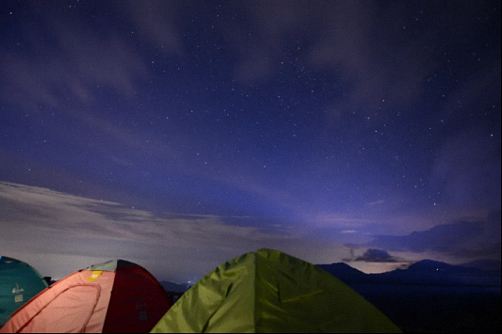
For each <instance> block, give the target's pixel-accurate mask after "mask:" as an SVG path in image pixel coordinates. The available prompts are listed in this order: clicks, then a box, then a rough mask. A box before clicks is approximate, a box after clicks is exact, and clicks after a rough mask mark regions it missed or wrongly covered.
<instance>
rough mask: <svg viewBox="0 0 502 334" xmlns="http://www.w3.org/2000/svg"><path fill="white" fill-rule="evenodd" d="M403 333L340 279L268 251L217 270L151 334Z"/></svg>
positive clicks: (193, 288)
mask: <svg viewBox="0 0 502 334" xmlns="http://www.w3.org/2000/svg"><path fill="white" fill-rule="evenodd" d="M399 331H400V330H399V328H398V327H397V326H396V325H394V324H393V323H392V321H390V320H389V319H388V318H387V317H386V316H385V315H384V314H383V313H382V312H381V311H379V310H378V309H377V308H376V307H375V306H373V305H372V304H370V303H369V302H368V301H366V300H365V299H364V298H363V297H361V296H360V295H359V294H358V293H356V292H355V291H354V290H352V289H351V288H349V287H348V286H347V285H346V284H344V283H343V282H341V281H340V280H338V279H336V278H335V277H333V276H332V275H330V274H328V273H327V272H325V271H323V270H321V269H318V268H316V267H315V266H314V265H312V264H310V263H307V262H305V261H302V260H300V259H297V258H294V257H292V256H289V255H287V254H284V253H281V252H279V251H276V250H270V249H261V250H258V251H256V252H251V253H247V254H244V255H242V256H240V257H237V258H235V259H233V260H230V261H229V262H226V263H224V264H222V265H220V266H219V267H217V268H216V269H215V270H214V271H213V272H212V273H210V274H209V275H207V276H205V277H204V278H203V279H202V280H200V281H199V282H198V283H197V284H196V285H194V286H193V287H192V288H191V289H190V290H188V291H187V292H186V293H185V294H184V295H183V296H182V297H181V298H180V299H179V300H178V301H177V302H176V304H174V306H173V307H172V308H171V309H170V310H169V311H168V312H167V313H166V314H165V315H164V317H163V318H162V319H161V320H160V321H159V322H158V323H157V325H156V326H155V327H154V328H153V329H152V333H160V332H207V333H210V332H227V333H228V332H249V333H261V332H399Z"/></svg>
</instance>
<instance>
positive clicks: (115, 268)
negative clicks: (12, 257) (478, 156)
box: [0, 260, 171, 333]
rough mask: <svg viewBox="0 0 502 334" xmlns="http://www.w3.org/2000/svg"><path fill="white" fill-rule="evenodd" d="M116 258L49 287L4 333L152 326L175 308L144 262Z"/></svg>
mask: <svg viewBox="0 0 502 334" xmlns="http://www.w3.org/2000/svg"><path fill="white" fill-rule="evenodd" d="M112 263H113V261H112V262H109V263H105V264H102V265H96V266H91V267H89V268H87V269H83V270H80V271H78V272H75V273H73V274H70V275H69V276H67V277H65V278H63V279H62V280H60V281H58V282H57V283H55V284H53V285H51V286H50V287H49V288H47V289H45V290H43V291H42V292H41V293H40V294H39V295H38V296H36V297H35V298H33V299H32V300H31V301H30V302H29V303H27V304H26V305H25V306H24V307H23V308H21V309H19V310H18V311H17V312H16V313H15V314H13V315H12V317H11V319H10V320H9V321H8V322H7V323H6V324H5V325H4V327H2V328H1V329H0V333H12V332H14V333H33V332H43V333H47V332H58V333H61V332H65V333H101V332H104V333H111V332H147V331H149V330H150V329H151V328H152V327H153V325H154V324H155V323H156V322H157V321H158V320H159V319H160V317H161V316H162V315H163V314H164V313H165V312H166V310H168V309H169V307H170V305H171V302H170V300H169V297H168V296H167V294H166V292H165V291H164V290H163V289H162V287H161V286H160V283H159V282H157V280H155V278H153V276H152V275H151V274H150V273H148V272H147V271H146V270H145V269H144V268H142V267H140V266H138V265H136V264H133V263H131V262H127V261H123V260H119V261H115V263H114V264H113V265H111V264H112ZM97 269H103V270H97Z"/></svg>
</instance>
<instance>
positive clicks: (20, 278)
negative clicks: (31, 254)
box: [0, 256, 47, 327]
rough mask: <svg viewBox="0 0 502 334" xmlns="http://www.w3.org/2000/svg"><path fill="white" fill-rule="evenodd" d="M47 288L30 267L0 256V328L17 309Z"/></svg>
mask: <svg viewBox="0 0 502 334" xmlns="http://www.w3.org/2000/svg"><path fill="white" fill-rule="evenodd" d="M46 287H47V283H45V281H44V280H43V278H42V277H40V275H39V274H38V273H37V272H36V270H35V269H33V268H32V267H31V266H30V265H28V264H26V263H24V262H21V261H18V260H15V259H11V258H8V257H5V256H0V327H1V326H2V325H3V324H4V323H5V322H6V321H7V320H8V319H9V317H10V315H11V314H12V313H14V311H16V310H17V309H18V308H19V307H21V306H22V305H23V304H24V303H26V302H27V301H28V300H30V298H31V297H33V296H35V295H36V294H37V293H39V292H40V291H42V290H43V289H45V288H46Z"/></svg>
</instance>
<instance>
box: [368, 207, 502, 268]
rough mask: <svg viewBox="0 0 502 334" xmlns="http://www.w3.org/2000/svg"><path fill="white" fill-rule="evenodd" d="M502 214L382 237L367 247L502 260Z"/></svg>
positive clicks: (496, 212)
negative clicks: (501, 250)
mask: <svg viewBox="0 0 502 334" xmlns="http://www.w3.org/2000/svg"><path fill="white" fill-rule="evenodd" d="M500 224H501V222H500V211H494V212H492V213H490V214H489V215H488V216H487V217H484V218H483V219H482V220H472V219H471V220H467V219H465V220H462V221H456V222H453V223H448V224H443V225H438V226H434V227H432V228H430V229H428V230H425V231H415V232H412V233H410V234H408V235H401V236H395V235H379V236H376V237H375V238H374V239H373V240H372V241H370V242H369V243H367V244H365V245H364V246H366V247H379V248H384V249H386V250H391V251H401V252H406V251H408V252H415V253H424V252H438V253H443V254H448V255H451V256H454V257H457V258H464V259H469V258H500V245H501V244H500Z"/></svg>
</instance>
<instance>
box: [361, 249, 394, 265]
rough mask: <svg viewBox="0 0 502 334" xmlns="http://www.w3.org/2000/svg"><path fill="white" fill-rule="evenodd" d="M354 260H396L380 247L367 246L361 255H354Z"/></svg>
mask: <svg viewBox="0 0 502 334" xmlns="http://www.w3.org/2000/svg"><path fill="white" fill-rule="evenodd" d="M354 261H366V262H396V261H397V260H396V258H395V257H393V256H392V255H390V254H389V253H388V252H386V251H384V250H382V249H374V248H369V249H367V250H366V251H365V252H364V254H363V255H361V256H358V257H356V258H355V259H354Z"/></svg>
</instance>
